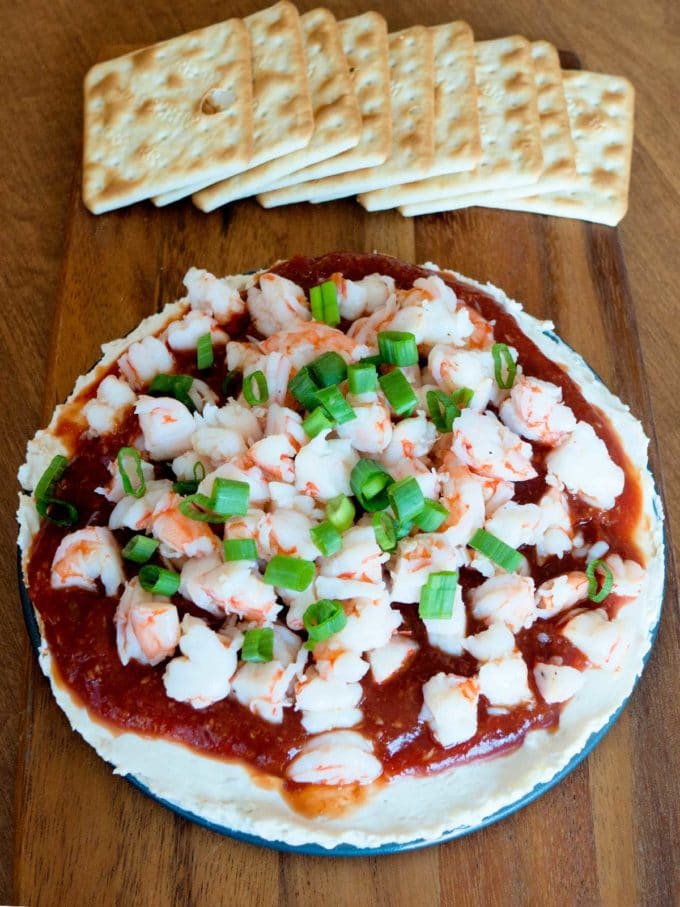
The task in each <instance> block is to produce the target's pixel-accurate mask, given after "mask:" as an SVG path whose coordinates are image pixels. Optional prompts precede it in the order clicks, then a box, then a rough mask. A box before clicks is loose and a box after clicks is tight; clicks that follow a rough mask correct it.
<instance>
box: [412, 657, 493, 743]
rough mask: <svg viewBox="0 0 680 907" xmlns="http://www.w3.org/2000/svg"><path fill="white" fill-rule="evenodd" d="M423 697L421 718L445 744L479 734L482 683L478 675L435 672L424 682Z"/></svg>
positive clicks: (439, 740) (460, 741)
mask: <svg viewBox="0 0 680 907" xmlns="http://www.w3.org/2000/svg"><path fill="white" fill-rule="evenodd" d="M423 700H424V702H423V707H422V709H421V711H420V720H421V721H426V722H427V723H428V724H429V725H430V730H431V731H432V733H433V734H434V736H435V738H436V739H437V740H438V742H439V743H440V744H441V745H442V746H443V747H449V746H456V744H458V743H463V742H464V741H465V740H469V739H470V737H473V736H474V734H475V733H476V731H477V704H478V702H479V684H478V683H477V679H476V678H475V677H461V676H460V675H458V674H445V673H444V672H443V671H442V672H440V673H439V674H435V675H434V677H431V678H430V679H429V680H428V681H427V683H425V684H424V685H423Z"/></svg>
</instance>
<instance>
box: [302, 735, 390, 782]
mask: <svg viewBox="0 0 680 907" xmlns="http://www.w3.org/2000/svg"><path fill="white" fill-rule="evenodd" d="M286 774H287V775H288V777H289V778H290V779H291V781H294V782H295V783H296V784H330V785H332V786H339V785H343V784H370V783H371V782H372V781H375V779H376V778H378V777H379V776H380V775H381V774H382V765H381V763H380V761H379V760H378V759H376V757H375V756H374V755H373V745H372V743H371V742H370V740H368V739H367V738H366V737H364V736H363V734H359V733H358V732H357V731H331V732H330V733H327V734H321V735H320V736H318V737H312V739H311V740H308V741H307V743H305V745H304V747H303V748H302V751H301V752H300V753H299V755H298V756H296V757H295V759H294V760H293V761H292V762H291V763H290V765H289V766H288V768H287V770H286Z"/></svg>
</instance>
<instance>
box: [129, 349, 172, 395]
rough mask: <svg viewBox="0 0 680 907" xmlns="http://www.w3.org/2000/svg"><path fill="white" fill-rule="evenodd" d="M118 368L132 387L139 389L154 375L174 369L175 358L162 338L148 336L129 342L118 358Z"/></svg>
mask: <svg viewBox="0 0 680 907" xmlns="http://www.w3.org/2000/svg"><path fill="white" fill-rule="evenodd" d="M118 368H119V369H120V370H121V372H122V374H123V377H124V378H126V379H127V380H128V382H129V383H130V384H131V385H132V387H133V388H135V390H140V389H141V388H143V387H144V386H145V385H146V384H148V383H149V382H150V381H151V380H152V379H153V378H155V377H156V375H160V374H161V373H164V372H172V371H174V368H175V360H174V359H173V357H172V354H171V353H170V351H169V350H168V348H167V346H166V345H165V344H164V343H163V341H162V340H159V339H158V337H153V336H149V337H144V339H143V340H138V341H137V342H136V343H131V344H130V346H129V347H128V348H127V350H126V351H125V352H124V353H123V355H122V356H121V357H120V359H119V360H118Z"/></svg>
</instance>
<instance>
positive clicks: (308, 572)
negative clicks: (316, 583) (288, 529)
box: [263, 554, 314, 592]
mask: <svg viewBox="0 0 680 907" xmlns="http://www.w3.org/2000/svg"><path fill="white" fill-rule="evenodd" d="M263 579H264V581H265V583H269V585H270V586H279V587H280V588H281V589H292V590H293V591H294V592H304V591H305V589H306V588H307V587H308V586H309V584H310V583H311V582H312V580H313V579H314V561H305V560H303V559H302V558H301V557H288V556H287V555H285V554H275V555H274V557H273V558H272V559H271V560H270V561H269V563H268V564H267V567H266V569H265V571H264V577H263Z"/></svg>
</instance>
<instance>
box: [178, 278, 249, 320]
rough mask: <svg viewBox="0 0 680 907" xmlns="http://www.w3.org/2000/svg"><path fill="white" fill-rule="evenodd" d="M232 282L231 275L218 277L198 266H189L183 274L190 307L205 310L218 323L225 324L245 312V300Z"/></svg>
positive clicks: (200, 310)
mask: <svg viewBox="0 0 680 907" xmlns="http://www.w3.org/2000/svg"><path fill="white" fill-rule="evenodd" d="M234 284H235V281H234V278H233V277H223V278H218V277H215V276H214V275H213V274H210V273H209V272H208V271H204V270H201V269H199V268H189V270H188V271H187V273H186V274H185V276H184V286H185V287H186V288H187V293H188V294H189V303H190V305H191V308H192V309H196V310H197V311H199V312H207V313H208V314H210V315H212V316H213V317H214V318H215V320H216V321H217V322H218V324H227V323H228V322H229V321H231V319H232V318H233V317H234V316H235V315H240V314H241V313H242V312H245V309H246V304H245V301H244V300H243V299H241V294H240V293H239V291H238V288H237V287H236V286H235V285H234Z"/></svg>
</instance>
